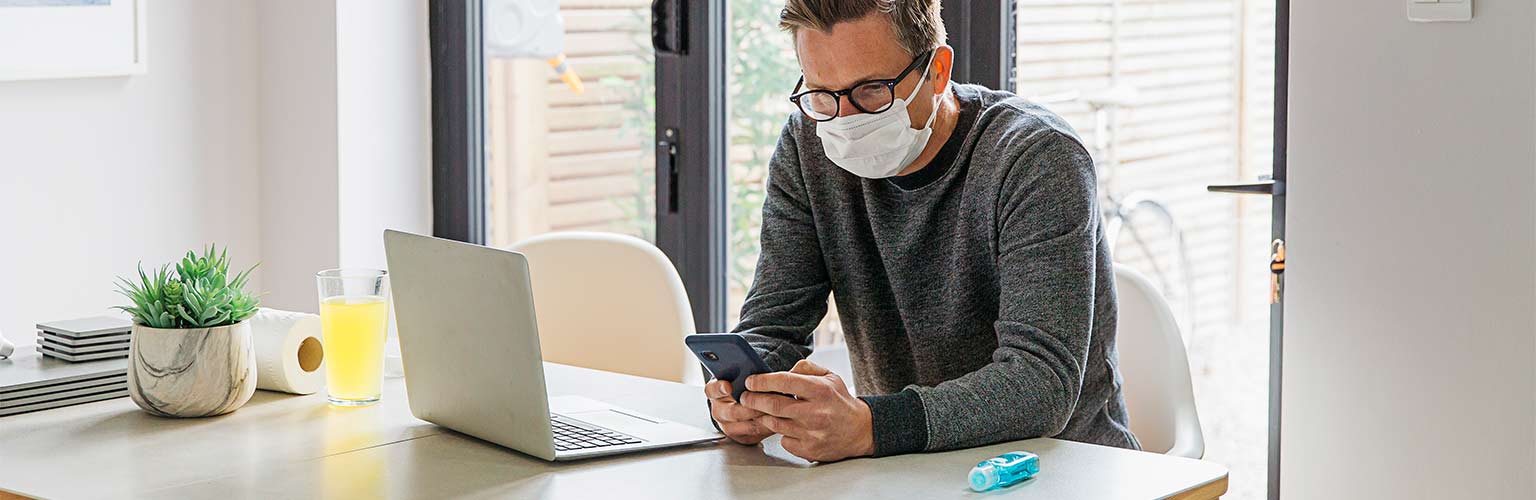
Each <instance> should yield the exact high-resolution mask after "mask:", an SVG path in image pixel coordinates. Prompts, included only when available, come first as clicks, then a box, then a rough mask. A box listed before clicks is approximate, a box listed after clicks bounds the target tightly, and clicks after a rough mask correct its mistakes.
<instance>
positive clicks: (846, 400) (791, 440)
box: [741, 359, 875, 462]
mask: <svg viewBox="0 0 1536 500" xmlns="http://www.w3.org/2000/svg"><path fill="white" fill-rule="evenodd" d="M747 390H748V391H751V392H748V393H746V394H743V395H742V396H741V401H742V404H743V405H744V406H745V407H746V408H747V409H749V410H754V411H758V412H762V413H763V415H762V416H760V417H758V418H757V422H758V423H759V424H760V425H761V426H762V427H763V428H766V429H767V430H768V431H771V432H773V433H778V434H783V435H784V451H788V452H790V453H792V454H794V455H795V456H797V457H800V458H804V459H806V460H810V461H812V462H832V461H836V460H842V459H845V458H851V457H862V456H868V455H873V454H874V453H875V439H874V424H873V421H872V419H871V416H870V412H869V405H868V404H865V403H864V401H863V400H861V399H859V398H856V397H853V395H852V394H849V393H848V386H847V385H844V384H843V379H842V378H841V377H838V376H837V374H835V373H832V372H830V371H827V369H826V368H822V367H820V366H817V365H816V364H815V363H812V362H810V361H807V360H803V359H802V360H800V362H799V363H796V364H795V367H794V368H793V369H791V370H790V371H787V372H774V373H763V374H759V375H753V376H751V377H747ZM770 392H778V393H783V394H788V395H789V396H781V395H778V394H768V393H770ZM790 396H793V397H790Z"/></svg>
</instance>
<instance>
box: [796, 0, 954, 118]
mask: <svg viewBox="0 0 1536 500" xmlns="http://www.w3.org/2000/svg"><path fill="white" fill-rule="evenodd" d="M795 52H796V53H797V55H798V56H799V58H800V71H801V73H802V74H804V75H805V88H806V89H824V90H842V89H846V88H849V87H852V86H854V85H857V84H859V83H861V82H864V81H867V80H876V79H887V78H896V76H897V75H900V74H901V71H902V70H903V69H906V67H907V65H908V64H911V63H912V58H913V57H914V56H913V55H911V54H907V52H906V51H904V50H902V48H901V43H900V42H899V41H897V39H896V33H895V30H894V28H893V27H892V26H891V23H890V21H889V20H888V19H887V18H886V17H885V16H884V15H882V14H871V15H868V16H864V18H863V19H859V20H855V21H848V22H843V23H838V24H835V25H833V26H832V31H831V32H828V33H823V32H821V31H817V30H814V29H802V30H797V31H796V32H795ZM951 57H953V56H952V54H951V52H950V49H949V47H940V48H939V49H938V50H937V51H935V54H934V61H933V64H932V65H931V66H930V67H928V78H927V79H923V78H922V72H923V68H922V67H921V66H919V67H918V69H917V70H915V71H913V72H911V73H910V74H908V75H907V77H906V78H905V79H903V80H902V81H901V83H899V84H897V85H896V89H895V90H896V92H895V96H896V98H898V99H906V98H907V96H909V95H912V89H913V88H914V87H916V86H917V85H918V81H919V80H922V82H923V83H922V90H920V91H918V93H917V97H915V98H913V99H912V101H913V102H911V103H909V104H908V106H907V116H908V118H909V120H910V121H911V123H912V128H920V127H922V126H923V123H925V122H927V121H928V115H929V114H930V113H932V112H933V107H934V104H935V102H934V99H933V95H934V94H938V93H941V92H944V91H945V90H946V88H945V87H946V86H947V84H948V83H949V68H950V59H951ZM838 109H839V113H838V116H848V115H853V114H858V113H861V111H859V110H858V108H855V107H854V106H853V104H852V103H849V102H848V97H847V96H844V97H843V99H842V103H841V105H840V106H839V108H838Z"/></svg>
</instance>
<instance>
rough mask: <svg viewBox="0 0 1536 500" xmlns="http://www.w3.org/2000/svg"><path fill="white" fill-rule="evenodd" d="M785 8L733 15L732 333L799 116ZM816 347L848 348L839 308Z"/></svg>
mask: <svg viewBox="0 0 1536 500" xmlns="http://www.w3.org/2000/svg"><path fill="white" fill-rule="evenodd" d="M783 6H784V2H783V0H740V1H736V2H732V3H731V9H730V11H729V12H728V14H727V15H728V16H730V19H729V29H730V31H729V40H730V42H729V43H730V45H729V47H730V50H728V51H727V60H726V65H727V68H728V73H727V81H728V84H727V89H728V92H729V103H730V105H729V107H728V108H727V110H726V124H727V137H728V144H729V146H728V148H727V150H726V157H727V159H728V161H729V164H728V166H727V169H726V179H727V182H728V183H729V189H727V191H726V192H727V193H728V194H727V197H728V199H727V207H726V208H727V214H728V216H727V218H726V234H727V235H728V239H727V242H726V243H727V247H726V256H727V257H726V261H727V265H728V267H727V268H726V277H727V281H726V286H727V294H726V315H727V316H726V317H727V324H729V325H733V326H734V325H735V324H736V322H737V321H738V320H739V319H740V314H741V305H742V302H743V301H744V300H745V299H746V295H747V291H748V290H749V289H751V287H752V276H753V273H754V272H755V271H756V270H757V256H758V250H759V248H758V231H759V230H760V229H761V228H762V223H763V221H762V216H763V198H764V186H765V185H766V182H767V180H768V160H769V158H772V157H773V150H774V147H775V146H776V145H777V144H778V142H779V134H780V132H782V131H783V128H784V122H785V121H786V120H788V119H789V117H790V116H792V115H793V114H794V113H796V112H797V111H795V108H794V106H793V105H792V104H791V103H790V102H789V99H788V97H789V93H790V90H791V89H793V88H794V86H795V81H796V79H798V78H799V77H800V65H799V63H798V62H797V61H796V60H795V52H794V46H793V41H792V40H791V39H790V37H789V35H788V34H785V33H784V32H782V31H779V10H780V9H782V8H783ZM815 340H816V343H817V345H835V344H839V343H841V342H842V325H841V324H839V323H838V322H837V308H836V306H832V307H831V308H829V310H828V314H827V317H826V318H825V319H823V320H822V322H821V325H820V326H818V327H817V329H816V334H815Z"/></svg>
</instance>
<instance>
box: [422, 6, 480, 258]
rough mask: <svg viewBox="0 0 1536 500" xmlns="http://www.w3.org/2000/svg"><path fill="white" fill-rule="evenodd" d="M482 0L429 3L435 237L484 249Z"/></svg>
mask: <svg viewBox="0 0 1536 500" xmlns="http://www.w3.org/2000/svg"><path fill="white" fill-rule="evenodd" d="M481 6H482V4H481V1H480V0H430V2H429V3H428V14H427V26H428V31H429V40H430V44H431V48H430V53H431V57H432V62H431V65H432V234H433V235H434V236H437V237H439V238H447V239H452V240H458V241H463V242H467V243H475V244H479V245H484V244H485V242H486V239H485V228H486V216H485V213H486V204H485V201H486V200H485V186H486V183H485V113H484V109H485V59H484V55H483V51H482V48H483V47H484V41H483V39H482V38H481V32H480V28H481V26H483V25H482V24H481V12H482V9H481Z"/></svg>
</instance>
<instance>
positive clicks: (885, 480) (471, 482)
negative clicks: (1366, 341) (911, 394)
mask: <svg viewBox="0 0 1536 500" xmlns="http://www.w3.org/2000/svg"><path fill="white" fill-rule="evenodd" d="M546 366H547V372H548V373H547V378H548V379H549V383H550V386H551V387H550V391H551V393H552V394H554V395H561V394H571V393H580V394H583V395H586V396H589V397H595V398H597V399H601V400H605V401H609V402H612V403H615V404H619V405H621V406H626V407H630V408H634V409H635V410H639V411H642V412H645V413H650V414H653V415H657V416H660V417H664V418H669V419H672V420H676V421H679V422H684V423H689V424H693V425H697V426H701V427H708V426H709V421H708V415H707V414H706V413H705V409H704V403H703V401H702V397H701V396H700V394H699V392H700V390H699V388H698V387H696V386H688V385H683V384H674V383H670V382H662V381H657V380H651V379H645V378H639V377H631V376H627V375H619V374H614V373H608V372H601V371H596V370H587V369H583V368H575V367H569V366H562V365H554V364H547V365H546ZM0 436H3V437H4V440H3V441H0V472H3V476H0V491H8V492H11V493H14V494H19V495H24V496H32V497H39V498H97V497H113V498H220V499H233V498H451V497H498V498H508V497H510V498H592V497H594V496H596V495H598V494H604V495H614V496H616V497H619V498H743V499H746V498H775V499H785V498H789V499H820V498H828V497H831V498H841V497H851V498H890V497H902V498H951V497H967V496H981V495H979V494H976V493H971V492H970V490H968V489H967V488H966V483H965V473H966V472H967V471H969V469H970V467H971V466H972V465H975V463H976V462H978V461H980V460H982V459H984V458H987V457H991V456H995V455H997V454H1000V453H1003V452H1006V451H1012V450H1028V451H1032V452H1034V453H1037V454H1039V455H1040V457H1041V458H1040V459H1041V468H1042V469H1043V470H1042V472H1041V474H1040V476H1038V477H1037V478H1036V479H1033V480H1031V481H1030V482H1027V483H1025V484H1021V485H1018V486H1015V487H1012V488H1009V489H1006V490H1001V491H995V492H991V493H989V494H988V495H999V494H1001V495H1007V496H1012V497H1018V498H1052V499H1058V498H1095V499H1099V498H1103V499H1109V498H1201V499H1204V498H1216V497H1219V496H1220V495H1221V494H1223V493H1225V492H1226V486H1227V471H1226V469H1225V468H1224V467H1221V466H1219V465H1216V464H1213V463H1209V462H1203V461H1197V460H1188V459H1183V458H1175V457H1167V456H1163V455H1157V454H1152V453H1143V452H1134V451H1127V450H1120V449H1115V448H1107V447H1102V446H1095V445H1088V444H1082V443H1074V442H1070V441H1060V440H1054V439H1031V440H1025V441H1018V442H1013V443H1005V444H999V445H994V446H988V447H983V448H975V449H969V450H959V451H951V452H945V453H925V454H913V455H903V456H897V457H887V458H880V459H858V460H848V461H844V462H838V463H832V464H822V465H814V466H813V465H811V464H808V463H806V462H805V461H803V460H800V459H798V458H795V457H793V456H791V455H789V454H788V453H786V452H785V451H784V450H783V448H781V447H779V446H778V443H777V439H770V440H769V441H767V442H766V443H765V445H764V446H763V447H746V446H738V445H735V444H730V443H721V444H703V445H696V446H692V447H687V448H681V449H673V450H665V451H659V452H652V453H642V454H638V455H623V456H616V457H609V458H598V459H593V460H586V461H580V462H570V463H558V464H556V463H548V462H544V461H542V460H538V459H534V458H530V457H528V456H525V455H522V454H519V453H517V452H514V451H511V450H507V449H504V448H500V447H498V446H496V445H492V444H489V443H485V442H483V441H479V440H476V439H474V438H471V437H468V436H464V435H461V434H458V433H455V432H452V431H448V430H446V429H443V428H441V427H437V426H435V425H432V424H429V423H427V422H423V421H421V420H417V419H415V418H414V417H412V416H411V415H410V411H409V410H408V408H407V407H406V404H405V388H404V383H403V381H402V380H400V379H391V380H386V381H385V389H384V401H383V402H382V403H380V404H379V405H376V406H372V407H366V408H350V409H342V408H332V407H330V406H329V405H327V404H326V403H325V399H324V396H322V395H311V396H289V395H284V394H276V393H269V392H265V391H258V393H257V395H256V397H255V398H253V399H252V400H251V402H250V403H249V404H247V405H246V406H245V407H244V408H242V409H240V410H239V411H237V412H235V413H233V414H230V415H226V416H223V417H215V418H210V419H198V420H172V419H163V418H158V417H153V416H150V415H148V414H145V413H144V412H142V411H139V410H138V409H137V408H136V407H135V406H133V403H132V402H131V401H129V400H127V399H118V400H112V401H104V402H100V403H92V404H87V405H81V406H76V407H70V408H64V409H58V410H50V411H44V412H38V413H31V414H26V415H18V416H13V417H5V418H0ZM4 497H6V495H5V494H3V493H0V498H4Z"/></svg>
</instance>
